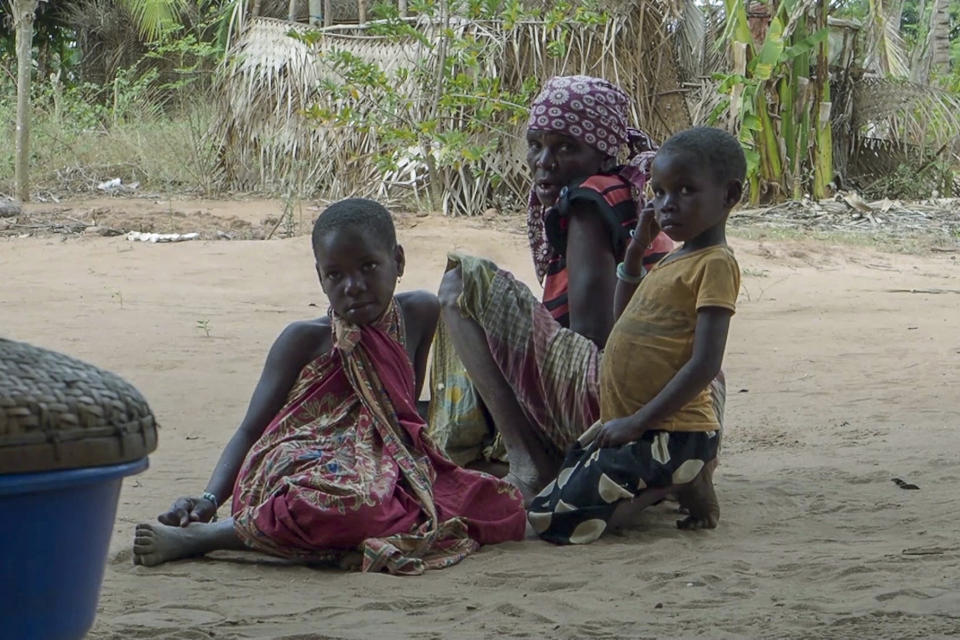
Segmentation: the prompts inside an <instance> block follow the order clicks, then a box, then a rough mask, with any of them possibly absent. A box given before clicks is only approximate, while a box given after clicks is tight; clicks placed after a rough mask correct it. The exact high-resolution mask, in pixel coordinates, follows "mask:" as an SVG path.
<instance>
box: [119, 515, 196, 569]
mask: <svg viewBox="0 0 960 640" xmlns="http://www.w3.org/2000/svg"><path fill="white" fill-rule="evenodd" d="M200 527H204V525H203V524H191V525H189V526H187V527H170V526H167V525H165V524H138V525H137V530H136V533H135V534H134V539H133V563H134V564H142V565H144V566H145V567H153V566H156V565H158V564H162V563H164V562H169V561H170V560H179V559H180V558H189V557H191V556H197V555H202V554H203V546H202V545H200V544H199V540H198V536H197V535H196V534H197V532H198V529H199V528H200Z"/></svg>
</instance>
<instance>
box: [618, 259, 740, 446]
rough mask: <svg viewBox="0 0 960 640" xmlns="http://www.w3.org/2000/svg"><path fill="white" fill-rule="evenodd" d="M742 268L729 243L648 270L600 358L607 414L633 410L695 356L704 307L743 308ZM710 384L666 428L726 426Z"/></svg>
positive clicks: (664, 427) (685, 429)
mask: <svg viewBox="0 0 960 640" xmlns="http://www.w3.org/2000/svg"><path fill="white" fill-rule="evenodd" d="M739 290H740V267H739V266H738V265H737V261H736V258H734V256H733V251H732V250H731V249H730V248H729V247H727V246H725V245H716V246H712V247H707V248H706V249H700V250H698V251H694V252H693V253H690V254H687V255H684V256H680V257H673V258H672V257H671V256H670V255H668V256H667V257H665V258H664V259H663V260H661V261H660V262H659V263H657V265H656V266H654V268H653V269H652V270H651V271H650V273H648V274H647V276H646V277H645V278H644V279H643V281H642V282H641V283H640V286H639V287H637V290H636V292H634V294H633V297H632V298H631V299H630V302H628V303H627V307H626V308H625V309H624V310H623V314H622V315H621V316H620V318H619V319H618V320H617V322H616V324H615V325H614V326H613V329H612V330H611V331H610V337H609V338H608V339H607V346H606V349H605V350H604V352H603V357H602V358H601V360H600V418H601V420H603V421H604V422H606V421H607V420H612V419H613V418H622V417H625V416H628V415H632V414H634V413H636V412H637V411H639V410H640V408H641V407H642V406H643V405H645V404H646V403H648V402H650V400H652V399H653V398H654V397H655V396H656V395H657V394H658V393H659V392H660V390H661V389H663V387H664V386H666V384H667V383H668V382H669V381H670V380H671V378H673V376H674V375H676V373H677V371H679V370H680V368H681V367H682V366H683V365H684V364H686V363H687V361H688V360H689V359H690V357H691V356H692V355H693V333H694V329H695V328H696V325H697V310H698V309H701V308H703V307H722V308H724V309H730V310H731V311H735V310H736V302H737V293H738V292H739ZM719 426H720V425H719V424H718V423H717V418H716V415H715V414H714V411H713V403H712V402H711V399H710V390H709V388H707V389H704V390H703V391H701V392H700V394H699V395H697V397H696V398H694V399H693V400H692V401H691V402H690V403H688V404H687V405H686V406H684V407H683V408H682V409H680V411H678V412H676V413H675V414H673V415H672V416H670V417H669V418H667V419H666V420H665V421H664V422H662V423H660V424H658V425H656V426H655V428H656V429H664V430H666V431H712V430H714V429H717V428H719Z"/></svg>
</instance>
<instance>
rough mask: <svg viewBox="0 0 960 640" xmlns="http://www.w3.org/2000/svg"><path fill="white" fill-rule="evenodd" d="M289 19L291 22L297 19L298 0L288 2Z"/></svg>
mask: <svg viewBox="0 0 960 640" xmlns="http://www.w3.org/2000/svg"><path fill="white" fill-rule="evenodd" d="M287 20H288V21H289V22H296V21H297V0H290V2H289V3H288V4H287Z"/></svg>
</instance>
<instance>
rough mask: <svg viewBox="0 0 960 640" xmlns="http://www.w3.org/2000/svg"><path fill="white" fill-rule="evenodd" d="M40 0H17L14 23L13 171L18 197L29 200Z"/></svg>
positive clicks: (12, 4)
mask: <svg viewBox="0 0 960 640" xmlns="http://www.w3.org/2000/svg"><path fill="white" fill-rule="evenodd" d="M37 2H38V0H14V1H13V2H12V3H11V6H12V8H13V24H14V26H15V28H16V30H17V133H16V154H17V155H16V161H15V165H14V174H15V179H16V183H17V197H18V198H19V199H20V201H21V202H28V201H29V200H30V71H31V67H32V66H33V65H32V61H33V19H34V15H35V13H36V11H37Z"/></svg>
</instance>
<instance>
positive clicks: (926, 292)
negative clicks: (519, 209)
mask: <svg viewBox="0 0 960 640" xmlns="http://www.w3.org/2000/svg"><path fill="white" fill-rule="evenodd" d="M96 206H99V205H96ZM268 206H269V205H268V204H262V203H261V204H254V205H249V204H248V203H247V204H244V203H239V204H230V205H222V209H220V210H218V211H217V212H212V211H211V212H210V215H212V216H214V217H222V216H223V215H231V216H234V217H235V218H236V219H237V220H241V221H246V222H248V223H250V224H251V226H263V225H262V224H261V221H262V218H263V217H267V216H268V215H271V214H272V215H274V216H275V215H276V214H277V211H276V210H273V211H267V208H268ZM273 206H274V207H275V206H276V203H273ZM309 213H310V217H312V216H313V215H316V213H315V212H309ZM144 215H146V214H144ZM148 217H149V216H148ZM201 217H202V218H204V219H206V218H205V217H203V216H201ZM217 224H219V223H217ZM214 226H216V224H215V225H214ZM401 227H402V228H401V231H400V236H401V241H402V242H403V243H404V245H405V247H406V250H407V256H408V262H409V265H408V270H407V273H406V275H405V276H404V279H403V282H402V287H403V288H427V289H435V288H436V286H437V284H438V282H439V279H440V276H441V273H442V270H443V264H444V261H445V257H444V252H445V251H446V250H449V249H454V248H458V249H462V250H466V251H470V252H473V253H477V254H482V255H486V256H489V257H491V258H493V259H494V260H496V261H497V262H499V263H501V264H502V265H503V266H505V267H507V268H509V269H511V270H514V272H515V273H516V274H517V275H518V277H520V278H522V279H524V280H526V281H527V282H532V281H533V278H532V270H531V268H530V264H529V258H528V255H527V252H526V245H525V243H526V239H525V237H524V236H523V235H522V234H521V233H519V232H518V225H516V224H515V223H507V224H502V223H501V224H496V225H494V224H490V223H484V222H482V221H471V222H465V221H451V220H447V219H443V218H437V217H428V218H406V219H404V221H403V223H402V224H401ZM732 246H733V247H734V249H735V250H736V252H737V255H738V258H739V260H740V262H741V267H742V269H743V273H744V278H743V284H744V286H743V291H742V295H741V300H740V308H739V310H738V313H737V315H736V316H735V318H734V323H733V329H732V334H731V337H730V344H729V346H728V350H727V356H726V369H727V372H728V380H729V385H730V386H729V390H730V397H729V399H728V416H729V417H728V420H729V425H730V426H729V429H728V431H727V436H726V438H725V440H724V451H723V454H722V457H721V466H720V468H719V470H718V473H717V484H718V492H719V496H720V500H721V508H722V520H721V524H720V527H719V528H718V529H717V530H715V531H711V532H696V533H686V532H679V531H677V530H676V529H675V528H674V527H673V521H674V520H675V519H676V514H674V513H671V512H670V510H669V508H668V507H666V506H660V507H657V508H654V509H651V510H650V511H649V512H648V513H647V515H646V517H645V520H644V524H645V528H644V529H643V530H641V531H630V532H623V533H620V534H617V535H608V536H606V537H604V538H602V539H601V540H600V541H599V542H597V543H595V544H592V545H590V546H588V547H581V548H559V547H554V546H551V545H548V544H546V543H540V542H524V543H512V544H505V545H500V546H497V547H490V548H486V549H484V550H482V551H481V552H480V553H478V554H476V555H475V556H473V557H470V558H468V559H467V560H465V561H464V562H463V563H461V564H460V565H458V566H456V567H453V568H450V569H446V570H443V571H438V572H434V573H430V574H427V575H426V576H423V577H421V578H397V577H391V576H386V575H360V574H352V573H351V574H345V573H340V572H337V571H332V570H316V569H307V568H303V567H292V566H284V565H283V564H282V563H278V562H276V561H272V560H270V559H266V558H264V557H262V556H257V555H253V554H223V555H215V556H214V557H211V558H208V559H204V560H198V561H190V562H178V563H172V564H168V565H165V566H162V567H159V568H156V569H145V568H143V567H136V566H134V565H133V564H132V563H131V559H130V551H129V547H130V543H131V540H132V531H133V526H134V524H135V523H136V522H138V521H142V520H146V519H151V518H154V517H155V516H156V514H157V513H158V512H160V511H161V510H162V509H164V508H165V507H166V506H167V505H168V504H169V503H170V501H171V500H172V499H173V498H175V497H176V496H178V495H181V494H187V493H196V492H197V491H199V490H200V489H202V488H203V486H204V483H205V482H206V479H207V477H208V474H209V472H210V469H211V467H212V465H213V463H214V461H215V459H216V457H217V455H218V454H219V451H220V448H221V447H222V446H223V444H224V443H225V441H226V440H227V438H228V437H229V436H230V434H231V433H232V431H233V430H234V429H235V428H236V424H237V422H238V421H239V419H240V417H241V415H242V412H243V411H244V409H245V407H246V402H247V400H248V397H249V393H250V391H251V390H252V388H253V384H254V383H255V381H256V378H257V375H258V374H259V370H260V367H261V366H262V363H263V359H264V356H265V353H266V350H267V348H268V346H269V345H270V343H271V341H272V340H273V338H274V337H275V336H276V335H277V333H278V332H279V331H280V330H281V329H282V328H283V327H284V326H285V325H286V324H287V323H289V322H291V321H293V320H295V319H300V318H305V317H309V316H315V315H318V314H321V313H323V312H325V310H326V307H325V302H324V299H323V297H322V294H321V292H320V290H319V287H318V285H317V284H316V281H315V275H314V273H313V268H312V258H311V255H310V247H309V242H308V240H307V238H305V237H295V238H292V239H286V240H271V241H267V242H265V241H242V240H233V241H205V240H200V241H194V242H186V243H180V244H168V245H151V244H143V243H135V242H130V241H128V240H126V239H125V238H123V237H112V238H104V237H99V236H93V237H90V236H87V237H67V238H66V239H62V238H61V237H59V236H50V237H42V238H26V239H0V274H2V275H0V278H2V280H0V327H2V331H3V335H4V336H5V337H10V338H14V339H19V340H24V341H28V342H32V343H35V344H38V345H42V346H45V347H49V348H52V349H58V350H61V351H64V352H66V353H69V354H71V355H75V356H77V357H80V358H83V359H86V360H88V361H91V362H94V363H96V364H98V365H101V366H104V367H106V368H109V369H111V370H114V371H116V372H117V373H120V374H121V375H123V376H125V377H126V378H128V379H129V380H130V381H131V382H133V383H134V384H136V385H137V386H138V387H139V388H140V389H141V391H143V393H144V394H145V395H146V397H147V398H148V399H149V401H150V402H151V405H152V406H153V408H154V410H155V412H156V413H157V416H158V418H159V420H160V422H161V424H162V427H163V428H162V431H161V434H160V448H159V450H158V451H157V452H156V454H155V455H153V456H152V457H151V469H150V470H149V471H148V472H146V473H144V474H143V475H141V476H139V477H136V478H134V479H131V480H129V481H127V482H126V483H125V485H124V489H123V493H122V496H121V504H120V508H119V513H118V519H117V523H116V529H115V534H114V538H113V541H112V544H111V554H110V560H109V566H108V567H107V572H106V578H105V581H104V585H103V592H102V597H101V602H100V613H99V616H98V620H97V622H96V625H95V627H94V630H93V632H92V633H91V635H90V637H91V638H93V639H98V640H105V639H108V638H109V639H118V640H119V639H128V638H161V639H171V640H173V639H178V640H192V639H199V638H211V637H216V638H274V639H281V638H282V639H286V640H294V639H305V638H320V637H322V638H372V637H391V638H392V637H398V638H399V637H414V636H416V637H418V638H501V637H505V638H525V637H526V638H545V637H551V638H581V637H594V638H624V637H678V636H682V637H698V636H699V637H710V638H743V637H778V638H836V637H849V638H854V637H857V638H859V637H900V638H935V637H954V636H956V635H958V634H960V577H958V576H960V537H958V528H957V522H956V514H957V513H958V512H960V492H958V491H957V487H958V485H960V455H958V453H957V452H958V451H960V429H958V426H960V398H958V394H957V389H958V388H960V269H958V264H957V262H958V260H960V258H957V257H956V254H942V255H934V256H929V257H926V256H925V257H918V256H909V255H890V254H880V253H876V252H873V251H871V250H866V249H862V248H851V247H823V246H817V245H814V244H812V243H796V242H777V243H767V244H764V243H761V242H757V241H752V240H751V241H747V240H738V239H736V238H734V239H733V240H732ZM208 333H209V335H207V334H208ZM895 477H896V478H903V479H904V480H906V481H907V482H910V483H915V484H916V485H918V486H919V487H920V490H919V491H906V490H902V489H900V488H898V486H897V485H896V484H894V483H893V482H892V481H891V479H892V478H895Z"/></svg>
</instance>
